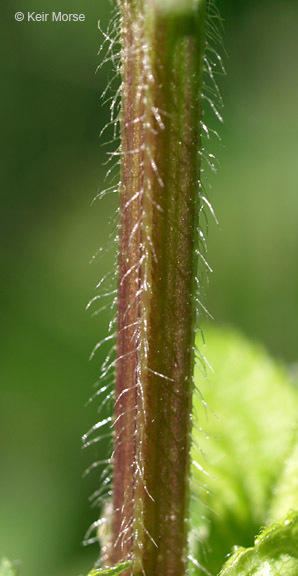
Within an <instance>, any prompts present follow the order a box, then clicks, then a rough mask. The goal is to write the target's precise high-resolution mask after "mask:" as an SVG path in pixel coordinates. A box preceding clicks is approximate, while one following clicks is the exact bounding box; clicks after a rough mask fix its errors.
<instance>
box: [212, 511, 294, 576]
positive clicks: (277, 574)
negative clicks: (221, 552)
mask: <svg viewBox="0 0 298 576" xmlns="http://www.w3.org/2000/svg"><path fill="white" fill-rule="evenodd" d="M297 574H298V514H292V515H291V516H289V517H288V518H287V519H286V520H285V521H284V522H283V523H282V524H278V525H273V526H270V527H269V528H266V530H264V531H263V532H262V533H261V534H260V536H258V537H257V539H256V540H255V546H254V547H253V548H248V549H247V550H245V549H240V550H237V551H236V552H235V553H234V554H233V556H232V557H231V558H230V559H229V560H228V562H227V563H226V566H225V567H224V568H223V570H222V571H221V573H220V576H252V575H253V576H266V575H268V576H269V575H270V576H297Z"/></svg>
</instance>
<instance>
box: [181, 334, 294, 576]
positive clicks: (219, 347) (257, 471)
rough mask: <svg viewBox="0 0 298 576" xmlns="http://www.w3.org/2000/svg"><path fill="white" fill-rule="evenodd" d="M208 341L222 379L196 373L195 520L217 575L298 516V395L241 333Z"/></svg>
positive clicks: (202, 555)
mask: <svg viewBox="0 0 298 576" xmlns="http://www.w3.org/2000/svg"><path fill="white" fill-rule="evenodd" d="M206 342H207V345H206V353H207V358H208V361H209V362H210V363H211V365H212V368H213V369H214V374H210V376H209V378H208V380H205V379H203V378H202V375H201V373H200V371H199V369H197V371H196V382H197V386H198V390H199V393H198V394H197V396H196V398H195V406H194V408H195V416H196V421H197V422H198V424H199V428H198V429H196V428H195V431H194V439H195V443H194V447H193V458H194V460H195V464H194V466H193V472H194V494H195V496H196V499H195V500H194V503H193V504H192V509H191V514H192V522H193V525H194V528H195V530H196V531H197V533H198V542H199V550H198V551H197V553H196V555H197V556H198V559H199V561H200V563H201V564H202V565H203V566H206V567H207V569H208V570H210V572H211V573H212V574H217V573H218V572H219V570H220V568H221V566H222V565H223V562H224V559H225V557H226V555H227V554H229V553H230V552H231V550H232V547H233V546H235V545H237V546H241V547H249V546H252V545H253V542H254V538H255V536H256V535H257V534H258V533H259V531H260V529H261V527H262V526H264V525H265V524H267V523H268V521H269V522H275V521H281V520H282V519H283V518H284V517H285V516H286V515H287V514H288V513H289V511H290V510H291V509H297V511H298V502H297V490H296V487H297V485H296V486H295V482H294V480H293V467H295V465H296V467H297V462H295V464H294V463H293V456H294V454H293V452H294V453H295V450H296V448H295V450H293V446H294V444H295V442H296V424H297V415H298V390H297V386H296V385H294V384H293V382H292V381H291V380H290V379H289V376H288V374H287V372H286V371H285V369H284V368H283V367H282V366H281V365H279V364H278V363H276V362H274V361H273V360H272V359H271V358H270V357H269V356H268V354H267V353H266V352H265V351H264V350H263V349H262V348H261V347H260V346H258V345H255V344H251V343H250V342H249V341H248V340H246V339H245V338H244V337H243V336H240V335H239V334H237V333H236V332H234V331H232V330H214V329H213V330H206ZM197 345H198V346H199V348H202V347H201V346H200V342H199V338H198V341H197ZM202 399H203V402H202ZM209 407H210V408H209ZM287 458H288V461H287ZM296 482H297V479H296Z"/></svg>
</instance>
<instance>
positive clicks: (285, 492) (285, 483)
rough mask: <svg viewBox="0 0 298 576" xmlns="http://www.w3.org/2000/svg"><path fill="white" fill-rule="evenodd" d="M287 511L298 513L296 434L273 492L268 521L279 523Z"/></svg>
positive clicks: (297, 444) (297, 437)
mask: <svg viewBox="0 0 298 576" xmlns="http://www.w3.org/2000/svg"><path fill="white" fill-rule="evenodd" d="M289 510H297V511H298V434H297V433H296V435H295V438H294V443H293V446H292V447H291V451H290V455H289V457H288V458H287V460H286V463H285V466H284V470H283V473H282V475H281V477H280V479H279V481H278V483H277V486H276V489H275V490H274V494H273V498H272V503H271V511H270V521H271V522H281V520H282V519H283V518H284V517H285V515H286V514H287V513H288V511H289Z"/></svg>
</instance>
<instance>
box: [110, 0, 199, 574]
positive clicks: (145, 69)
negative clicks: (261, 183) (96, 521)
mask: <svg viewBox="0 0 298 576" xmlns="http://www.w3.org/2000/svg"><path fill="white" fill-rule="evenodd" d="M119 5H120V11H121V35H122V80H123V88H122V117H121V153H122V166H121V190H120V192H121V206H120V213H121V216H120V249H119V283H118V337H117V373H116V403H115V423H114V426H115V447H114V491H113V509H114V511H113V546H112V552H111V562H113V563H116V562H119V561H121V560H124V559H127V558H130V559H132V561H133V568H132V573H133V575H134V576H141V574H145V575H146V576H157V575H160V576H174V575H175V576H182V575H184V574H185V571H186V562H187V516H188V482H189V470H190V434H191V408H192V387H193V385H192V374H193V344H194V324H195V303H194V293H195V286H194V284H195V275H196V268H197V252H198V239H197V230H198V213H199V195H198V182H199V177H200V165H199V156H198V150H199V148H200V120H201V114H202V111H201V98H200V92H201V84H202V57H203V49H204V30H205V1H204V0H197V1H196V0H187V1H185V2H183V0H181V2H180V3H179V2H175V1H174V0H167V1H164V2H162V1H161V0H159V1H158V0H119Z"/></svg>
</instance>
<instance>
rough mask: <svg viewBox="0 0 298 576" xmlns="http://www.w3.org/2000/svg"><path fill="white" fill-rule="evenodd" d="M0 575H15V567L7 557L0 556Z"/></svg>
mask: <svg viewBox="0 0 298 576" xmlns="http://www.w3.org/2000/svg"><path fill="white" fill-rule="evenodd" d="M0 576H17V571H16V568H15V566H14V565H13V564H12V562H10V560H8V558H0Z"/></svg>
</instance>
